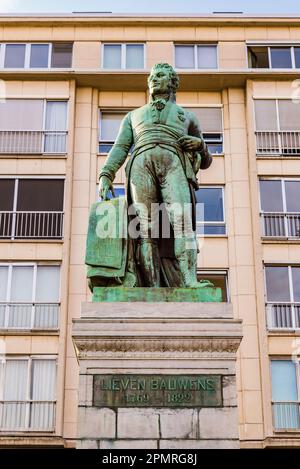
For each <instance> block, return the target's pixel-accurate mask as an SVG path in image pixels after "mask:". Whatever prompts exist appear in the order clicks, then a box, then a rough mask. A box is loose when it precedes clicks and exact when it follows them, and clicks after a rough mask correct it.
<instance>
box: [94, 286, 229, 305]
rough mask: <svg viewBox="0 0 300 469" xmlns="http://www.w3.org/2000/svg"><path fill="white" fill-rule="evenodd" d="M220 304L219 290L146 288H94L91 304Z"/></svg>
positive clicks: (210, 288) (211, 288)
mask: <svg viewBox="0 0 300 469" xmlns="http://www.w3.org/2000/svg"><path fill="white" fill-rule="evenodd" d="M128 301H129V302H131V303H132V302H146V303H153V302H155V303H156V302H174V303H179V302H184V303H195V302H196V303H204V302H221V301H222V291H221V288H215V287H207V286H205V287H201V288H164V287H160V288H146V287H135V288H128V287H107V288H105V287H94V289H93V302H95V303H98V302H109V303H114V302H128Z"/></svg>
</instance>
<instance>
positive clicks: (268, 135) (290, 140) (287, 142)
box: [255, 130, 300, 156]
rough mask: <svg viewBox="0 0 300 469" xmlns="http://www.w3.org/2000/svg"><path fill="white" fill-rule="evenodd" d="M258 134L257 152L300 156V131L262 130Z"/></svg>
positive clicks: (259, 153)
mask: <svg viewBox="0 0 300 469" xmlns="http://www.w3.org/2000/svg"><path fill="white" fill-rule="evenodd" d="M255 135H256V154H257V155H258V156H262V155H270V156H271V155H273V156H300V131H298V130H289V131H275V130H274V131H260V132H255Z"/></svg>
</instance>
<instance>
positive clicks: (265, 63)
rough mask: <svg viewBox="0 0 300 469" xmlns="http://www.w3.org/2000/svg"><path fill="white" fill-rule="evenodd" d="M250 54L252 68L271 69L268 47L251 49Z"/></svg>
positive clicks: (249, 49)
mask: <svg viewBox="0 0 300 469" xmlns="http://www.w3.org/2000/svg"><path fill="white" fill-rule="evenodd" d="M248 52H249V67H250V68H269V57H268V48H267V47H249V48H248Z"/></svg>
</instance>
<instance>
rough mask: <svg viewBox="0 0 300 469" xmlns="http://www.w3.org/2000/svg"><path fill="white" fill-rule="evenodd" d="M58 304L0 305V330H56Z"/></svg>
mask: <svg viewBox="0 0 300 469" xmlns="http://www.w3.org/2000/svg"><path fill="white" fill-rule="evenodd" d="M58 313H59V304H58V303H0V329H18V330H28V329H29V330H41V329H43V330H57V329H58Z"/></svg>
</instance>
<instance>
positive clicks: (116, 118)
mask: <svg viewBox="0 0 300 469" xmlns="http://www.w3.org/2000/svg"><path fill="white" fill-rule="evenodd" d="M127 112H128V111H117V110H116V111H101V112H100V123H99V131H100V136H99V153H108V152H109V151H110V150H111V148H112V146H113V144H114V141H115V139H116V137H117V135H118V132H119V128H120V125H121V122H122V120H123V119H124V117H125V115H126V113H127Z"/></svg>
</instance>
